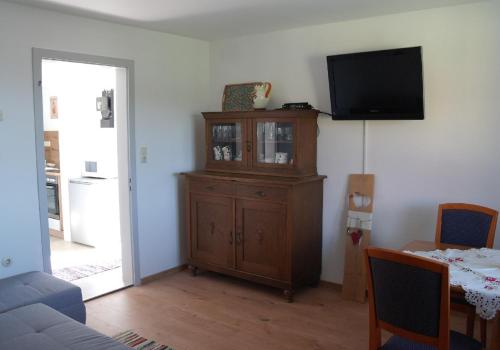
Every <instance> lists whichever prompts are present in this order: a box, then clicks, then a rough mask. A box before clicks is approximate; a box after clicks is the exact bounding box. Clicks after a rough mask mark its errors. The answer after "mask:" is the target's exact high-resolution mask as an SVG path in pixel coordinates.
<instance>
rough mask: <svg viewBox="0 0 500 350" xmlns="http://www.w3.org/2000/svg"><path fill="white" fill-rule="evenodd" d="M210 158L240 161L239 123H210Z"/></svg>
mask: <svg viewBox="0 0 500 350" xmlns="http://www.w3.org/2000/svg"><path fill="white" fill-rule="evenodd" d="M212 159H213V160H216V161H226V162H230V161H237V162H241V160H242V145H241V123H221V124H213V125H212Z"/></svg>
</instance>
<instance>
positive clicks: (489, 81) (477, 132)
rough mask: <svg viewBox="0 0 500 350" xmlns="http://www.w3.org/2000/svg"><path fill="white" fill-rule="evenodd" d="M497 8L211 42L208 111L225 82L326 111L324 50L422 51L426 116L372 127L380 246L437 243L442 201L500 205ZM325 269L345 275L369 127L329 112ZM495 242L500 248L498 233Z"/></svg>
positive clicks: (324, 140)
mask: <svg viewBox="0 0 500 350" xmlns="http://www.w3.org/2000/svg"><path fill="white" fill-rule="evenodd" d="M499 13H500V6H499V4H498V2H496V3H487V2H486V3H478V4H473V5H464V6H458V7H448V8H441V9H435V10H426V11H419V12H412V13H406V14H399V15H390V16H384V17H376V18H369V19H364V20H356V21H349V22H343V23H336V24H328V25H321V26H315V27H308V28H301V29H296V30H287V31H281V32H274V33H269V34H262V35H253V36H247V37H243V38H237V39H231V40H223V41H216V42H213V43H212V44H211V50H210V51H211V54H210V74H211V93H212V98H211V106H212V109H214V110H220V99H221V96H222V91H223V87H224V85H225V84H227V83H237V82H246V81H261V80H262V81H270V82H272V83H273V91H272V106H270V107H271V108H273V107H280V106H281V104H282V103H284V102H300V101H309V102H310V103H311V104H312V105H314V106H315V107H317V108H319V109H321V110H324V111H330V109H331V108H330V98H329V90H328V78H327V68H326V56H327V55H332V54H339V53H348V52H359V51H368V50H378V49H389V48H398V47H408V46H420V45H421V46H423V61H424V63H423V64H424V79H425V108H426V111H425V112H426V116H425V120H424V121H372V122H369V123H368V154H367V155H368V171H369V172H372V173H374V174H376V194H375V217H374V227H373V236H372V237H373V241H372V242H373V244H375V245H380V246H386V247H401V246H402V245H403V244H404V243H406V242H408V241H411V240H414V239H426V240H432V239H433V237H434V229H435V221H436V210H437V205H438V203H440V202H447V201H451V202H455V201H458V202H459V201H465V202H473V203H479V204H483V205H486V206H489V207H492V208H497V209H499V208H500V156H499V154H500V142H499V141H498V132H499V129H500V112H499V111H500V104H499V103H500V102H499V101H500V63H499V62H500V40H499V37H498V35H499V33H500V16H499ZM319 126H320V129H321V134H320V136H319V139H318V151H319V152H318V171H319V173H320V174H325V175H327V176H328V180H327V181H326V183H325V187H324V194H325V196H324V198H325V199H324V221H323V275H322V278H323V279H325V280H328V281H333V282H341V281H342V276H343V259H344V242H345V233H344V232H345V231H344V225H345V218H344V216H345V213H344V210H345V196H346V186H347V177H348V174H350V173H357V172H360V171H361V170H362V143H361V142H362V122H358V121H356V122H345V121H338V122H333V121H332V120H331V119H328V118H321V120H320V122H319ZM496 247H497V248H500V238H499V237H497V240H496Z"/></svg>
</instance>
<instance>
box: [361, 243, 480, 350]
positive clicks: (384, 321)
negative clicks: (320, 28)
mask: <svg viewBox="0 0 500 350" xmlns="http://www.w3.org/2000/svg"><path fill="white" fill-rule="evenodd" d="M365 259H366V266H367V271H368V300H369V313H370V315H369V317H370V342H369V349H370V350H378V349H381V350H405V349H408V350H410V349H411V350H430V349H438V350H458V349H460V350H480V349H481V344H480V343H479V342H478V341H476V340H475V339H473V338H471V337H468V336H466V335H464V334H461V333H458V332H454V331H451V332H450V285H449V280H448V278H449V276H448V265H446V264H443V263H439V262H436V261H433V260H430V259H426V258H421V257H418V256H414V255H411V254H405V253H402V252H400V251H394V250H389V249H380V248H367V249H366V251H365ZM382 329H384V330H387V331H389V332H391V333H392V334H393V336H392V337H391V338H390V339H389V340H388V341H387V342H386V343H385V344H384V345H383V346H382V341H381V330H382Z"/></svg>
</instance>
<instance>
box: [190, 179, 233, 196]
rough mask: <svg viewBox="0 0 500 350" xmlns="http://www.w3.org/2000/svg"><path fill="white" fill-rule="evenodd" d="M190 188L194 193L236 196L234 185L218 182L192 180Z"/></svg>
mask: <svg viewBox="0 0 500 350" xmlns="http://www.w3.org/2000/svg"><path fill="white" fill-rule="evenodd" d="M190 187H191V191H192V192H202V193H216V194H226V195H234V193H235V189H234V184H232V183H226V182H218V181H197V180H191V182H190Z"/></svg>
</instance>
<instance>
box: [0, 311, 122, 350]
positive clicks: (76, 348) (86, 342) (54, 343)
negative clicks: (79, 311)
mask: <svg viewBox="0 0 500 350" xmlns="http://www.w3.org/2000/svg"><path fill="white" fill-rule="evenodd" d="M0 349H16V350H32V349H37V350H84V349H85V350H126V349H129V348H128V347H126V346H124V345H122V344H120V343H118V342H116V341H114V340H113V339H111V338H109V337H107V336H104V335H102V334H100V333H98V332H96V331H94V330H92V329H90V328H88V327H87V326H85V325H82V324H81V323H78V322H76V321H74V320H73V319H71V318H69V317H67V316H65V315H63V314H61V313H59V312H58V311H55V310H53V309H51V308H50V307H48V306H46V305H44V304H33V305H28V306H23V307H20V308H17V309H14V310H10V311H7V312H5V313H2V314H0Z"/></svg>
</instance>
